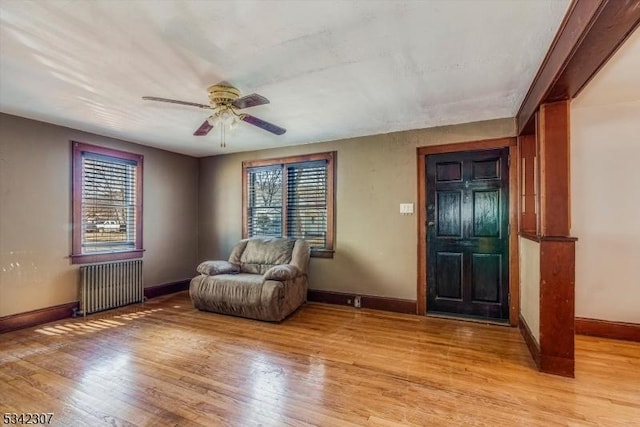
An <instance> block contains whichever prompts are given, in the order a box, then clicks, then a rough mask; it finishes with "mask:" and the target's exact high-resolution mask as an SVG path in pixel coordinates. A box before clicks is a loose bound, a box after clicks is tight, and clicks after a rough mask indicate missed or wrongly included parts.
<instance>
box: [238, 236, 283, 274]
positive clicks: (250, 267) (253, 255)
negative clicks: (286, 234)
mask: <svg viewBox="0 0 640 427" xmlns="http://www.w3.org/2000/svg"><path fill="white" fill-rule="evenodd" d="M294 244H295V240H289V239H286V238H262V239H250V240H248V241H247V246H246V247H245V249H244V252H242V256H241V257H240V271H242V272H243V273H250V274H260V275H262V274H264V273H265V272H266V271H267V270H268V269H269V268H271V267H273V266H274V265H278V264H288V263H289V262H290V261H291V252H292V251H293V245H294Z"/></svg>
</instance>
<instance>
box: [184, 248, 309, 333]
mask: <svg viewBox="0 0 640 427" xmlns="http://www.w3.org/2000/svg"><path fill="white" fill-rule="evenodd" d="M309 255H310V249H309V244H308V243H307V242H306V241H304V240H290V239H286V238H255V239H245V240H241V241H240V242H238V243H237V244H236V245H235V247H234V248H233V250H232V251H231V255H230V256H229V260H228V261H204V262H202V263H201V264H200V265H199V266H198V268H197V271H198V273H200V275H199V276H196V277H194V278H193V279H192V280H191V284H190V286H189V295H190V296H191V301H192V302H193V305H194V307H196V308H197V309H199V310H205V311H212V312H215V313H222V314H231V315H235V316H242V317H248V318H252V319H259V320H267V321H276V322H279V321H281V320H283V319H284V318H285V317H287V316H288V315H289V314H291V313H293V312H294V311H295V310H296V309H297V308H298V307H300V305H302V304H303V303H304V302H305V300H306V298H307V286H308V278H307V276H308V268H309Z"/></svg>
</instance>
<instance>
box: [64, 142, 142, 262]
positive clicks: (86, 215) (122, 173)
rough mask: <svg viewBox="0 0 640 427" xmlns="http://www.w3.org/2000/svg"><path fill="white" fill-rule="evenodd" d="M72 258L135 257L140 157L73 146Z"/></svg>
mask: <svg viewBox="0 0 640 427" xmlns="http://www.w3.org/2000/svg"><path fill="white" fill-rule="evenodd" d="M73 178H74V179H73V183H74V191H73V216H74V218H73V219H74V229H73V255H72V258H73V260H74V262H93V261H107V260H114V259H127V258H134V257H139V256H140V253H141V251H142V232H141V230H142V227H141V226H142V224H141V207H142V203H141V201H142V182H141V181H142V156H139V155H136V154H131V153H125V152H122V151H116V150H110V149H106V148H103V147H94V146H90V145H87V144H80V143H74V145H73Z"/></svg>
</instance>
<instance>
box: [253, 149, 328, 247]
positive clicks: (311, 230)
mask: <svg viewBox="0 0 640 427" xmlns="http://www.w3.org/2000/svg"><path fill="white" fill-rule="evenodd" d="M334 159H335V153H334V152H331V153H320V154H311V155H307V156H295V157H287V158H282V159H270V160H258V161H250V162H243V163H242V176H243V186H242V187H243V197H242V200H243V206H242V212H243V230H242V235H243V237H244V238H248V237H258V236H263V237H264V236H267V237H268V236H272V237H281V236H286V237H290V238H294V239H305V240H306V241H308V242H309V245H310V246H311V256H315V257H325V258H331V257H333V242H334V234H333V228H334V227H333V206H334Z"/></svg>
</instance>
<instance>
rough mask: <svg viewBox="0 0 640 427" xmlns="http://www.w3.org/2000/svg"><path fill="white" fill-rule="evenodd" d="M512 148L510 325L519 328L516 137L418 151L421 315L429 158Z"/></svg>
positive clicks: (424, 298) (424, 304)
mask: <svg viewBox="0 0 640 427" xmlns="http://www.w3.org/2000/svg"><path fill="white" fill-rule="evenodd" d="M505 147H508V148H509V158H510V159H513V163H511V162H510V164H509V296H510V300H509V324H510V325H511V326H517V325H518V317H519V313H520V264H519V258H518V257H519V255H518V200H519V197H518V195H519V191H518V177H519V175H518V170H519V167H518V166H519V165H518V164H517V163H518V162H517V159H518V145H517V139H516V138H515V137H509V138H497V139H486V140H480V141H469V142H459V143H453V144H444V145H433V146H428V147H418V148H416V153H417V157H418V159H417V160H418V161H417V163H418V165H417V167H418V284H417V301H416V302H417V304H416V307H417V312H418V314H419V315H422V316H425V315H426V314H427V265H428V262H429V261H428V259H427V257H428V250H427V227H426V220H427V208H426V200H427V181H426V166H427V161H426V160H427V156H428V155H431V154H443V153H455V152H464V151H479V150H492V149H496V148H505Z"/></svg>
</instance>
